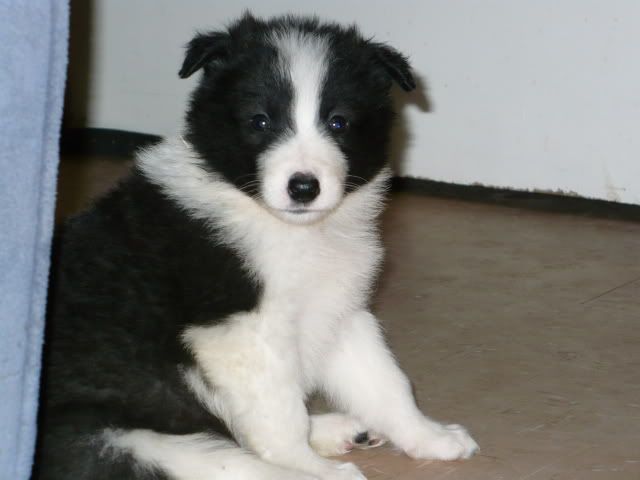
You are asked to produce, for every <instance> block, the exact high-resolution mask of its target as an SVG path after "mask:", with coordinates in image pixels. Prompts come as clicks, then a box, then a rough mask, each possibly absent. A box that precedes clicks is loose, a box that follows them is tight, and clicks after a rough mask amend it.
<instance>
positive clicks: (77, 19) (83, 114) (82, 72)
mask: <svg viewBox="0 0 640 480" xmlns="http://www.w3.org/2000/svg"><path fill="white" fill-rule="evenodd" d="M70 10H71V18H70V23H69V64H68V66H67V85H66V90H65V96H64V113H63V118H62V128H63V129H65V130H66V129H69V128H82V127H87V116H88V113H89V102H90V100H91V95H92V92H91V86H90V85H91V81H90V80H91V79H90V78H89V77H90V75H91V66H92V64H93V58H92V56H91V50H92V45H93V41H94V35H93V32H94V11H95V0H71V2H70Z"/></svg>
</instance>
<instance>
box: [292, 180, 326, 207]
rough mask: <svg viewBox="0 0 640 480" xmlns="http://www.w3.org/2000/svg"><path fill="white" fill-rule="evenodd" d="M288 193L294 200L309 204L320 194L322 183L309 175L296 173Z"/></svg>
mask: <svg viewBox="0 0 640 480" xmlns="http://www.w3.org/2000/svg"><path fill="white" fill-rule="evenodd" d="M287 191H288V192H289V196H290V197H291V199H292V200H294V201H296V202H300V203H309V202H311V201H312V200H313V199H314V198H316V197H317V196H318V194H319V193H320V182H318V179H317V178H316V177H314V176H313V175H311V174H309V173H294V174H293V175H292V176H291V178H290V179H289V185H288V186H287Z"/></svg>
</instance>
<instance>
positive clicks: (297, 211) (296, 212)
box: [279, 207, 328, 215]
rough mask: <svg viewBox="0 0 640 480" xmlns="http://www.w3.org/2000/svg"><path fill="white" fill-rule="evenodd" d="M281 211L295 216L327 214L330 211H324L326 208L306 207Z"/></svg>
mask: <svg viewBox="0 0 640 480" xmlns="http://www.w3.org/2000/svg"><path fill="white" fill-rule="evenodd" d="M279 210H280V211H281V212H285V213H293V214H294V215H302V214H304V213H325V212H327V211H328V210H327V209H324V208H306V207H296V208H281V209H279Z"/></svg>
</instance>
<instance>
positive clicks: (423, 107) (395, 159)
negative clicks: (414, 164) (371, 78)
mask: <svg viewBox="0 0 640 480" xmlns="http://www.w3.org/2000/svg"><path fill="white" fill-rule="evenodd" d="M414 77H415V80H416V88H415V90H413V91H411V92H408V93H407V92H405V91H403V90H401V89H400V88H399V87H397V86H394V87H393V89H392V91H391V96H392V98H393V106H394V109H395V111H396V122H395V125H394V127H393V130H392V132H391V145H390V149H389V155H390V158H389V161H390V164H391V168H392V170H393V174H394V175H395V176H403V175H404V174H405V171H404V164H405V155H406V152H407V147H408V146H409V144H410V143H411V130H410V129H409V125H408V123H409V122H408V120H407V113H406V110H407V107H408V106H409V105H413V106H415V107H416V108H417V109H418V110H419V111H420V112H422V113H430V112H432V111H433V103H432V102H431V99H430V98H429V94H428V90H429V88H428V85H427V82H426V81H425V79H424V78H423V77H422V76H420V75H418V74H417V73H416V72H414Z"/></svg>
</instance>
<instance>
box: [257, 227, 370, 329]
mask: <svg viewBox="0 0 640 480" xmlns="http://www.w3.org/2000/svg"><path fill="white" fill-rule="evenodd" d="M274 240H275V241H274V242H273V243H269V242H265V243H264V244H263V245H261V247H260V248H258V249H256V250H255V251H254V252H253V255H252V256H251V263H252V268H253V269H255V271H256V273H257V275H258V277H259V278H260V280H261V283H262V287H263V295H262V298H261V301H260V305H259V308H260V309H263V310H265V309H268V310H269V311H275V312H277V311H280V312H282V313H283V314H285V313H288V314H290V315H299V316H302V317H309V316H315V315H317V314H324V315H341V314H343V313H346V311H348V310H351V309H354V308H362V305H361V304H362V303H363V302H366V298H367V296H368V291H369V287H370V283H371V281H372V279H373V275H374V273H375V270H376V267H377V265H378V263H379V259H380V248H379V246H378V241H377V239H376V238H374V237H372V236H364V235H363V236H349V235H340V234H333V235H330V234H327V233H324V234H315V235H314V234H310V233H307V232H304V233H303V234H289V235H278V236H277V237H276V238H275V239H274Z"/></svg>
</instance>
